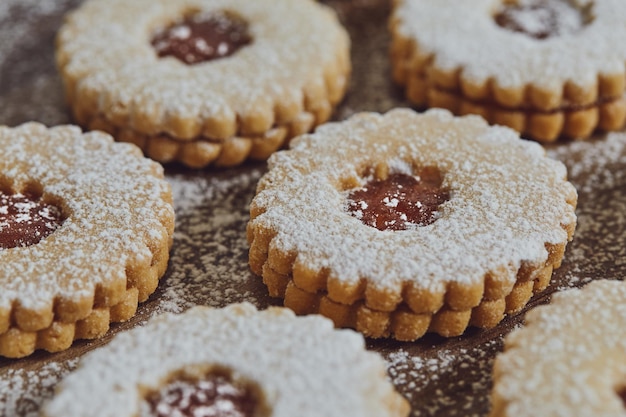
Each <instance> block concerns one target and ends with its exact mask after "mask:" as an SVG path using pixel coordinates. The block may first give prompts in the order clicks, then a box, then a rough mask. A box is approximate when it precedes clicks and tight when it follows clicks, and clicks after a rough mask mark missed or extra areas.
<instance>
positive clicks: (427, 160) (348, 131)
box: [251, 109, 576, 293]
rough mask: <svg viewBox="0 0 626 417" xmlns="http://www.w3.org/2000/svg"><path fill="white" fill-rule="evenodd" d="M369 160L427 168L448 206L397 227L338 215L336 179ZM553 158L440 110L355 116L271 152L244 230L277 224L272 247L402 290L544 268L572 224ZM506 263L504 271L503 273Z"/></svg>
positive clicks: (347, 278)
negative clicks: (437, 177)
mask: <svg viewBox="0 0 626 417" xmlns="http://www.w3.org/2000/svg"><path fill="white" fill-rule="evenodd" d="M379 164H382V165H386V166H388V167H389V170H390V171H391V172H394V171H395V172H401V173H409V174H415V173H414V172H412V171H413V170H414V169H415V170H419V169H420V168H424V167H433V166H434V167H437V168H438V169H439V170H440V171H441V173H442V175H443V183H442V186H443V188H445V189H447V190H448V191H449V194H450V199H449V201H446V202H444V203H443V204H442V205H441V206H440V207H439V210H438V211H439V216H438V219H437V220H436V221H435V222H433V223H431V224H429V225H427V226H422V227H417V228H414V229H411V230H404V231H395V232H394V231H380V230H378V229H376V228H373V227H370V226H366V225H364V224H363V223H361V221H360V220H359V219H357V218H356V217H353V216H351V215H350V214H349V213H347V210H346V204H347V203H346V201H347V199H346V197H347V193H348V192H349V191H346V190H344V189H343V187H344V185H343V184H346V183H349V184H354V183H355V182H356V183H359V182H360V183H363V182H364V181H366V179H364V176H363V175H364V173H366V172H368V170H369V169H372V168H375V167H377V166H378V165H379ZM565 177H566V171H565V167H564V166H563V164H561V163H560V162H558V161H555V160H552V159H549V158H548V157H546V156H545V152H544V150H543V148H541V146H539V145H537V144H535V143H531V142H528V141H525V140H521V139H519V136H518V135H517V133H515V132H514V131H513V130H510V129H508V128H504V127H489V126H488V125H487V123H486V122H485V121H484V120H483V119H481V118H479V117H477V116H468V117H462V118H461V117H457V118H455V117H453V116H452V115H451V114H450V113H449V112H447V111H443V110H430V111H428V112H426V113H425V114H418V113H415V112H413V111H411V110H406V109H398V110H392V111H390V112H389V113H387V114H385V115H379V114H374V113H361V114H359V115H356V116H353V117H352V118H350V119H348V120H347V121H344V122H340V123H330V124H326V125H324V126H322V127H320V128H318V129H317V131H316V133H315V134H312V135H304V136H301V137H299V138H297V139H296V140H295V141H294V142H292V147H291V150H289V151H283V152H279V153H277V154H275V155H273V156H272V157H271V159H270V162H269V172H268V173H267V174H266V175H265V176H264V177H263V178H262V179H261V181H260V183H259V187H258V193H257V196H256V197H255V198H254V200H253V202H252V210H253V211H254V212H257V213H259V214H258V216H257V217H255V218H254V219H253V220H252V221H251V226H252V227H256V226H262V227H263V228H264V229H266V230H270V231H275V232H276V235H275V237H273V239H272V242H271V245H270V250H271V247H272V246H274V245H276V247H277V248H279V249H280V250H281V251H282V252H284V253H297V254H298V255H297V260H298V262H302V263H304V265H306V266H307V267H309V268H310V269H311V270H314V271H318V270H322V269H327V270H328V273H329V278H333V279H341V280H342V281H343V282H346V283H350V284H352V283H356V282H358V280H360V279H367V280H369V282H371V283H373V284H374V285H375V286H376V287H378V288H382V289H388V290H393V292H395V293H400V292H401V289H402V286H403V285H404V283H406V282H410V283H414V284H415V285H416V286H417V287H421V288H429V289H433V290H438V291H442V290H443V289H445V286H446V283H448V282H459V283H463V284H475V283H477V282H481V280H482V279H484V276H485V274H486V273H487V272H489V271H495V270H498V271H499V272H501V276H502V277H503V278H502V279H506V280H511V281H510V282H515V279H516V273H517V270H518V269H519V267H520V265H521V263H522V262H523V261H527V262H530V263H531V264H533V265H535V266H542V265H543V264H544V262H545V261H546V259H547V257H548V252H547V250H546V247H545V244H546V243H551V244H564V243H566V242H567V240H568V233H567V232H566V230H565V229H564V228H565V227H570V226H571V227H573V225H574V224H575V221H576V216H575V214H574V208H573V206H574V205H575V203H576V191H575V189H574V187H573V186H572V185H571V184H570V183H568V182H567V181H566V180H565ZM503 265H505V266H506V267H505V269H507V271H501V270H502V268H503Z"/></svg>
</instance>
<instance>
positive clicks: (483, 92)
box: [390, 0, 626, 142]
mask: <svg viewBox="0 0 626 417" xmlns="http://www.w3.org/2000/svg"><path fill="white" fill-rule="evenodd" d="M624 18H626V7H625V4H624V2H621V1H619V0H600V1H589V0H582V1H576V2H570V1H565V0H519V1H514V0H504V1H502V0H499V1H495V2H494V1H492V0H479V1H474V2H460V3H459V2H456V1H450V0H443V1H440V0H411V1H409V0H396V1H395V6H394V11H393V15H392V18H391V21H390V27H391V32H392V36H393V44H392V47H391V61H392V66H393V78H394V80H395V81H396V82H397V83H399V84H400V85H402V86H404V88H405V90H406V94H407V97H408V98H409V100H411V101H412V102H413V103H415V104H416V105H418V106H428V107H443V108H446V109H449V110H450V111H452V112H453V113H455V114H470V113H471V114H479V115H481V116H483V117H485V118H486V119H487V120H488V121H489V122H490V123H495V124H502V125H506V126H509V127H511V128H513V129H515V130H517V131H519V132H521V133H522V134H523V135H525V136H529V137H531V138H533V139H536V140H538V141H541V142H550V141H554V140H556V139H557V138H558V137H560V136H565V137H572V138H586V137H588V136H589V135H591V133H592V132H593V131H594V130H595V129H601V130H608V131H610V130H619V129H621V128H622V127H623V126H624V121H625V120H626V100H625V99H624V92H625V88H626V81H625V80H626V69H625V66H624V62H625V61H626V51H625V50H624V48H623V45H622V43H623V42H622V41H621V39H622V38H623V37H624V36H626V27H624V25H623V24H622V22H623V21H624Z"/></svg>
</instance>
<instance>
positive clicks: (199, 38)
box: [56, 0, 350, 167]
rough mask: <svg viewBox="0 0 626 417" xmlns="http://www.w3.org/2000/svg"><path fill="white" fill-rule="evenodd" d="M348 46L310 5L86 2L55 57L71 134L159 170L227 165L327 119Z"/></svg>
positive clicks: (303, 1) (332, 21) (330, 20)
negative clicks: (113, 145)
mask: <svg viewBox="0 0 626 417" xmlns="http://www.w3.org/2000/svg"><path fill="white" fill-rule="evenodd" d="M349 44H350V41H349V37H348V35H347V33H346V31H345V30H344V29H343V27H342V26H341V25H340V24H339V23H338V21H337V18H336V15H335V14H334V12H332V10H330V9H329V8H327V7H326V6H324V5H321V4H318V3H317V2H315V1H313V0H259V1H248V0H173V1H172V0H167V1H166V0H158V1H154V0H134V1H132V2H128V1H126V0H88V1H87V2H85V3H84V4H83V5H82V6H81V7H80V8H79V9H78V10H76V11H74V12H73V13H71V14H70V15H68V17H67V19H66V22H65V24H64V25H63V27H62V28H61V30H60V32H59V34H58V38H57V54H56V57H57V64H58V67H59V69H60V72H61V76H62V78H63V81H64V84H65V94H66V97H67V100H68V102H69V104H70V107H71V109H72V112H73V115H74V117H75V119H76V121H77V122H78V123H79V124H81V125H82V126H85V127H88V128H90V129H95V130H104V131H107V132H109V133H111V134H112V135H113V136H115V138H116V139H118V140H120V141H125V142H132V143H134V144H136V145H138V146H139V147H141V148H142V149H143V151H144V153H145V154H146V155H148V156H149V157H151V158H153V159H156V160H158V161H160V162H171V161H180V162H182V163H184V164H186V165H188V166H191V167H203V166H206V165H209V164H213V165H220V166H232V165H237V164H240V163H241V162H243V161H244V160H246V159H247V158H252V159H266V158H267V157H268V156H269V155H270V154H271V153H272V152H274V151H275V150H276V149H278V148H280V147H281V146H283V145H284V144H285V143H286V142H287V141H289V139H290V138H292V137H294V136H296V135H299V134H302V133H305V132H308V131H309V130H311V129H312V128H313V127H314V126H316V125H318V124H320V123H323V122H325V121H326V120H327V119H328V118H329V117H330V115H331V112H332V110H333V108H334V107H335V105H336V104H337V103H338V102H339V101H340V100H341V99H342V97H343V95H344V93H345V90H346V88H347V84H348V82H347V81H348V77H349V73H350V56H349V47H350V45H349Z"/></svg>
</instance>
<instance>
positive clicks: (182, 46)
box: [152, 11, 252, 65]
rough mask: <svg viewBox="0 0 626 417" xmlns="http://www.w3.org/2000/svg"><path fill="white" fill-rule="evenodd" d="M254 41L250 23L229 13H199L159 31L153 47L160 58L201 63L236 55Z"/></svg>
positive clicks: (189, 63) (153, 41)
mask: <svg viewBox="0 0 626 417" xmlns="http://www.w3.org/2000/svg"><path fill="white" fill-rule="evenodd" d="M251 42H252V37H251V36H250V34H249V33H248V23H247V22H246V21H245V20H244V19H242V18H241V17H239V16H237V15H235V14H233V13H229V12H224V11H220V12H214V13H211V14H195V15H191V16H188V17H186V18H185V19H184V20H183V21H181V22H178V23H176V24H174V25H173V26H170V27H169V28H167V29H165V30H162V31H160V32H158V33H157V34H156V35H155V36H154V38H153V39H152V46H153V47H154V48H155V49H156V51H157V53H158V55H159V56H160V57H164V56H174V57H176V58H178V59H179V60H181V61H182V62H184V63H185V64H188V65H191V64H197V63H199V62H204V61H210V60H213V59H218V58H223V57H225V56H229V55H232V54H234V53H235V52H236V51H237V50H238V49H239V48H241V47H243V46H245V45H248V44H249V43H251Z"/></svg>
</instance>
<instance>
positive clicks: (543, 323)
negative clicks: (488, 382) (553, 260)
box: [490, 281, 626, 417]
mask: <svg viewBox="0 0 626 417" xmlns="http://www.w3.org/2000/svg"><path fill="white" fill-rule="evenodd" d="M625 301H626V284H625V283H623V282H621V281H596V282H592V283H590V284H588V285H587V286H586V287H584V288H582V289H571V290H567V291H564V292H562V293H557V294H555V295H554V296H553V298H552V303H551V304H550V305H547V306H541V307H537V308H536V309H534V310H532V311H531V312H529V313H528V314H527V315H526V324H525V326H524V327H523V328H521V329H518V330H515V331H514V332H513V333H511V334H510V335H509V336H507V338H506V339H505V352H504V353H503V354H501V355H499V356H498V357H497V359H496V362H495V368H494V387H493V393H492V402H493V408H492V410H491V414H490V416H492V417H500V416H515V417H526V416H571V417H587V416H598V417H609V416H611V417H613V416H623V415H625V414H626V409H625V408H626V309H625V308H624V302H625Z"/></svg>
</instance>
